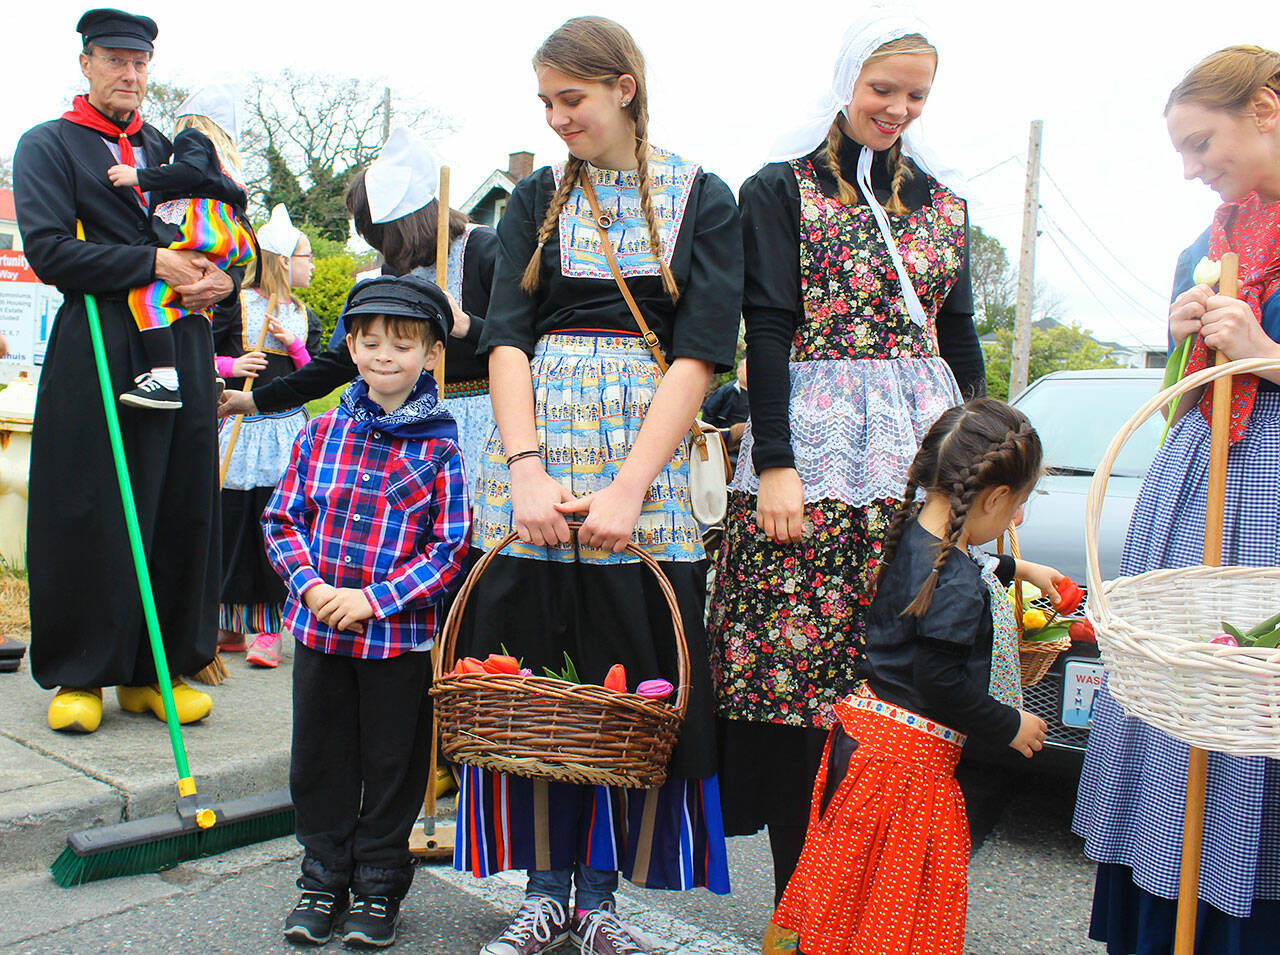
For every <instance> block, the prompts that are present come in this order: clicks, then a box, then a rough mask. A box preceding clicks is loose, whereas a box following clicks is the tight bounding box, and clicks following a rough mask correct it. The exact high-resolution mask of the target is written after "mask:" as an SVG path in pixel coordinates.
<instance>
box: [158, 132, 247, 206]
mask: <svg viewBox="0 0 1280 955" xmlns="http://www.w3.org/2000/svg"><path fill="white" fill-rule="evenodd" d="M138 188H139V189H141V190H142V191H143V192H149V193H151V205H152V206H153V207H154V206H156V205H158V204H159V203H161V202H166V201H168V200H170V199H188V198H200V199H217V200H219V201H221V202H226V203H229V204H230V205H231V206H233V207H234V208H235V210H236V211H237V212H239V213H241V214H242V215H243V214H244V210H245V206H246V205H247V204H248V201H249V199H248V196H247V195H246V194H245V191H244V187H243V186H242V185H240V184H239V183H238V182H236V181H235V180H234V179H232V178H231V177H230V176H228V175H227V174H226V173H225V172H224V171H223V169H222V161H221V160H220V159H219V158H218V151H217V150H216V149H215V148H214V146H213V142H212V141H211V140H210V139H209V137H208V136H206V135H205V134H204V133H202V132H200V130H198V129H184V130H182V132H180V133H178V135H177V136H175V137H174V138H173V158H172V159H170V160H169V161H168V162H167V163H165V164H164V165H163V166H161V165H155V166H147V167H146V168H145V169H139V170H138Z"/></svg>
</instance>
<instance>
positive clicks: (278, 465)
mask: <svg viewBox="0 0 1280 955" xmlns="http://www.w3.org/2000/svg"><path fill="white" fill-rule="evenodd" d="M258 244H259V246H260V248H261V252H262V254H261V256H260V257H259V259H258V261H257V263H256V266H255V274H254V275H253V277H252V280H251V281H249V282H246V283H245V288H244V290H243V291H242V292H241V293H240V307H239V308H236V309H228V310H227V311H226V312H225V313H223V312H222V311H219V312H217V313H215V315H214V326H213V347H214V351H215V352H216V357H215V359H214V364H215V366H216V367H217V369H218V374H219V375H221V376H222V377H223V378H225V379H227V387H228V388H229V389H232V390H235V391H243V392H245V393H247V392H248V391H249V388H248V387H246V385H248V384H252V385H254V386H255V387H256V386H257V385H258V384H262V383H266V382H269V381H273V380H274V379H276V378H279V377H281V376H283V375H287V374H289V373H290V372H292V371H294V370H295V369H298V368H301V367H302V366H303V365H305V364H307V363H308V362H309V361H310V360H311V356H312V355H314V354H316V353H317V352H318V351H319V350H320V319H319V318H317V317H316V315H315V313H313V312H312V311H311V309H309V308H307V306H306V305H304V304H303V302H302V300H301V299H300V298H298V296H297V294H296V293H295V292H294V289H299V288H306V287H307V286H308V285H309V284H310V282H311V270H312V265H311V242H310V241H309V240H308V239H307V237H306V236H305V235H303V233H302V230H301V229H298V228H297V227H296V226H294V224H293V221H292V220H291V219H290V218H289V212H288V210H287V209H285V207H284V206H283V205H277V206H276V207H275V208H274V209H273V210H272V212H271V218H270V220H269V221H268V222H267V224H266V225H264V226H263V227H262V228H261V229H259V230H258ZM237 421H239V425H238V426H237ZM306 423H307V413H306V412H305V411H304V410H303V409H301V408H296V409H293V410H291V411H289V410H286V411H282V412H276V413H264V414H255V415H251V416H249V417H245V418H244V419H238V418H226V419H224V420H223V422H222V426H221V428H220V429H219V432H218V438H219V440H218V462H219V470H220V474H221V478H222V602H221V605H220V607H219V611H218V649H219V650H220V651H221V652H223V653H242V652H243V653H245V654H246V655H245V659H246V660H247V661H248V662H250V663H252V664H255V665H257V666H263V667H276V666H279V665H280V653H281V640H280V610H281V607H282V605H283V604H284V598H285V588H284V583H283V582H282V581H281V580H280V577H279V575H278V574H277V573H276V572H275V570H273V569H272V567H271V564H270V563H268V561H267V552H266V545H265V544H264V543H263V540H262V522H261V518H262V511H263V509H264V508H265V507H266V506H267V501H269V500H270V499H271V494H272V492H273V491H274V490H275V489H276V483H277V482H278V481H279V480H280V476H281V475H282V474H284V469H285V468H286V467H287V466H288V464H289V452H290V450H291V449H292V448H293V441H294V439H295V438H296V437H297V436H298V432H299V431H301V430H302V426H303V425H304V424H306ZM246 651H247V652H246Z"/></svg>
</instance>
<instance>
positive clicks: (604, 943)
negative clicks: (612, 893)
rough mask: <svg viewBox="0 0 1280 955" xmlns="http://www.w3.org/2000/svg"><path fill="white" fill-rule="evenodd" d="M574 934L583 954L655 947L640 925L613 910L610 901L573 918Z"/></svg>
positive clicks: (628, 953)
mask: <svg viewBox="0 0 1280 955" xmlns="http://www.w3.org/2000/svg"><path fill="white" fill-rule="evenodd" d="M572 934H573V940H574V941H575V942H577V943H578V947H579V948H580V949H581V950H582V955H634V953H636V952H647V951H650V950H651V949H652V945H650V944H649V943H650V940H649V939H648V938H647V937H645V936H644V934H643V933H642V932H640V930H639V929H636V928H633V927H632V926H630V925H627V924H626V923H625V922H623V921H622V920H621V919H619V918H618V916H617V915H616V914H614V911H613V903H611V902H604V903H602V904H601V906H600V908H598V909H592V910H591V911H590V912H588V913H587V914H586V915H584V916H582V918H580V919H579V918H574V920H573V932H572Z"/></svg>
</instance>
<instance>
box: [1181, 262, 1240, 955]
mask: <svg viewBox="0 0 1280 955" xmlns="http://www.w3.org/2000/svg"><path fill="white" fill-rule="evenodd" d="M1239 269H1240V257H1239V256H1237V255H1236V254H1235V253H1234V252H1228V253H1226V254H1225V255H1223V257H1222V277H1221V278H1220V279H1219V281H1218V292H1219V294H1221V295H1229V296H1230V297H1232V298H1236V297H1237V296H1238V295H1239V293H1240V278H1239ZM1226 361H1227V356H1226V355H1224V354H1223V353H1222V352H1221V351H1219V352H1218V353H1217V358H1216V360H1215V364H1218V365H1222V364H1225V363H1226ZM1230 426H1231V376H1230V375H1227V376H1226V377H1224V378H1219V379H1218V380H1217V381H1215V382H1214V383H1213V415H1212V417H1211V419H1210V422H1209V486H1208V488H1207V490H1206V492H1205V509H1204V565H1205V566H1206V567H1221V566H1222V521H1223V512H1224V511H1225V510H1226V500H1227V452H1228V451H1229V450H1230V441H1229V437H1230V435H1229V431H1230ZM1208 773H1209V754H1208V752H1206V751H1205V750H1203V749H1201V748H1200V747H1198V746H1192V747H1191V748H1190V752H1189V753H1188V757H1187V802H1186V810H1185V814H1184V816H1183V822H1182V870H1181V877H1180V879H1179V882H1178V920H1177V929H1176V934H1175V936H1174V943H1173V952H1174V955H1195V946H1196V904H1197V902H1198V901H1199V899H1200V856H1201V852H1202V850H1203V846H1204V794H1205V784H1206V781H1207V779H1208Z"/></svg>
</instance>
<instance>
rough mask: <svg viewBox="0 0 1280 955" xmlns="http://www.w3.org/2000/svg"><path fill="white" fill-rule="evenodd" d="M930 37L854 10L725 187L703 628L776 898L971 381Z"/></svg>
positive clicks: (747, 810)
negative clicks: (725, 243)
mask: <svg viewBox="0 0 1280 955" xmlns="http://www.w3.org/2000/svg"><path fill="white" fill-rule="evenodd" d="M927 36H928V33H927V29H926V28H925V27H924V25H923V24H921V23H920V21H919V20H918V19H916V18H915V17H914V16H912V15H911V14H909V13H904V12H902V8H901V7H900V6H899V7H896V8H895V9H893V10H888V9H884V8H872V9H871V10H870V11H868V12H867V13H866V14H864V15H863V16H862V17H861V18H860V19H859V20H858V21H857V22H856V23H854V24H853V26H852V27H850V29H849V32H848V33H847V34H846V35H845V40H844V44H843V46H842V48H841V54H840V58H839V60H838V61H837V64H836V70H835V78H834V81H833V83H832V88H831V90H830V92H829V93H828V94H827V96H826V97H825V98H824V99H823V100H822V101H821V102H820V104H819V105H818V106H817V108H816V109H815V110H814V111H813V112H812V114H811V116H810V117H809V118H808V119H806V120H805V121H804V123H803V124H801V125H800V126H799V127H798V128H797V129H796V130H795V131H794V132H792V133H790V134H788V135H787V136H786V137H784V138H783V139H782V140H781V141H780V142H779V143H778V144H777V145H776V146H775V147H774V150H773V155H772V156H771V157H770V158H771V159H772V160H774V161H771V162H770V163H769V164H768V165H766V166H765V167H764V168H763V169H761V170H760V171H759V172H758V173H756V175H755V176H753V177H752V178H750V179H748V180H747V181H746V182H745V183H744V184H743V186H742V191H741V194H740V197H739V204H740V207H741V210H742V215H743V233H744V236H745V239H744V245H745V258H746V289H745V294H744V297H743V307H742V311H743V315H744V316H745V319H746V336H747V358H748V369H749V372H748V374H749V380H750V392H749V393H750V395H751V421H750V423H749V425H748V428H747V431H746V434H745V436H744V438H743V442H742V448H741V451H740V452H739V457H738V468H737V474H736V476H735V478H734V481H733V485H732V489H731V495H730V501H729V513H728V517H727V519H726V530H725V538H724V545H723V549H722V551H721V554H720V558H719V562H718V566H717V573H716V583H715V589H714V591H713V594H712V604H711V614H710V621H709V625H708V629H709V633H710V637H711V640H712V645H713V651H712V673H713V678H714V680H715V682H716V690H717V694H718V700H719V706H720V714H721V716H722V717H724V718H725V719H724V722H723V725H722V730H723V736H722V742H723V748H722V755H721V774H722V779H727V780H728V782H727V783H724V784H722V787H721V794H722V802H723V809H724V821H725V830H726V833H728V834H747V833H751V832H756V831H758V830H759V829H761V828H762V827H764V826H768V828H769V837H770V843H771V846H772V849H773V856H774V883H775V888H776V892H777V895H778V897H781V894H782V890H783V888H785V886H786V883H787V880H788V878H789V877H790V875H791V873H792V871H793V870H794V868H795V864H796V860H797V858H798V857H799V853H800V848H801V845H802V843H803V840H804V831H805V824H806V822H807V819H808V806H809V795H810V791H811V788H812V786H813V780H814V775H815V773H816V770H817V763H818V761H819V759H820V757H821V752H822V744H823V741H824V739H825V734H826V730H827V729H828V728H829V727H830V726H831V721H832V706H833V704H834V703H835V702H836V701H837V700H839V699H841V698H842V697H844V696H847V695H848V694H849V693H851V692H852V691H853V689H854V685H855V683H856V682H857V681H858V674H857V663H858V659H859V657H860V655H861V654H860V647H861V645H862V642H863V634H864V629H865V623H864V616H865V613H866V609H867V606H868V603H869V597H868V593H869V583H870V581H871V579H872V577H873V575H874V573H875V571H876V568H877V566H878V564H879V553H880V546H881V545H880V541H881V538H882V537H883V536H884V534H885V531H886V530H887V529H888V525H889V521H890V519H891V518H892V516H893V513H894V511H895V510H896V509H897V507H898V505H899V502H900V499H901V496H902V494H903V491H904V486H905V477H906V472H907V467H908V465H909V464H910V463H911V459H912V458H913V457H914V455H915V452H916V447H917V441H918V436H920V435H923V434H924V433H925V432H926V431H927V430H928V428H929V426H930V425H931V424H932V423H933V422H934V420H936V419H937V417H938V416H939V415H941V414H942V412H943V411H945V410H946V409H947V408H949V407H951V406H952V405H955V404H958V403H959V402H960V401H961V397H962V395H963V396H964V397H966V398H967V397H971V396H974V395H982V394H985V392H986V380H985V377H984V369H983V362H982V352H981V350H980V348H979V346H978V340H977V334H976V332H975V331H974V327H973V296H972V291H971V288H970V280H969V260H968V250H967V229H968V219H967V214H966V209H965V203H964V201H963V200H962V199H960V198H959V197H958V196H957V195H956V194H955V193H954V192H953V191H952V190H951V189H949V188H947V187H946V186H944V185H943V184H942V183H940V182H939V181H938V178H936V176H941V175H944V174H943V173H941V172H939V171H938V170H937V166H936V165H935V164H932V163H929V162H928V161H927V160H926V158H925V157H924V154H923V152H922V150H921V149H920V147H919V144H918V142H917V141H916V139H915V135H914V134H915V132H916V130H915V127H914V124H915V122H916V121H917V120H918V118H919V116H920V114H921V112H922V111H923V109H924V107H925V103H926V102H927V100H928V96H929V91H930V88H931V87H932V85H933V79H934V72H935V70H936V68H937V65H938V55H937V52H936V50H935V49H934V47H933V45H932V44H931V43H930V42H929V41H928V39H927ZM904 277H906V278H907V279H908V281H904ZM788 363H789V364H788ZM957 383H958V384H957ZM766 754H767V755H766Z"/></svg>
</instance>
